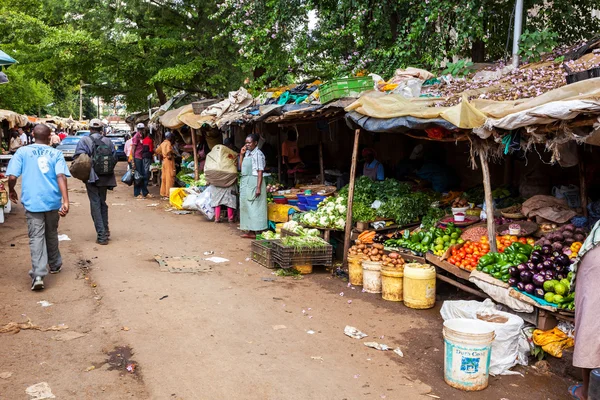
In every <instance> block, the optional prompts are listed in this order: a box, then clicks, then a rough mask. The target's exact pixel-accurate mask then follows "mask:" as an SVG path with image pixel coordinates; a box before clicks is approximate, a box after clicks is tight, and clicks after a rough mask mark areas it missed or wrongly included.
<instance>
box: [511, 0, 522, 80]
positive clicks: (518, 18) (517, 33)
mask: <svg viewBox="0 0 600 400" xmlns="http://www.w3.org/2000/svg"><path fill="white" fill-rule="evenodd" d="M522 30H523V0H516V3H515V28H514V32H513V50H512V65H513V67H515V68H518V67H519V43H520V41H521V31H522Z"/></svg>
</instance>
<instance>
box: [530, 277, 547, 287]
mask: <svg viewBox="0 0 600 400" xmlns="http://www.w3.org/2000/svg"><path fill="white" fill-rule="evenodd" d="M545 281H546V276H545V275H542V274H535V275H533V279H532V282H533V284H534V285H535V286H537V287H542V286H544V282H545Z"/></svg>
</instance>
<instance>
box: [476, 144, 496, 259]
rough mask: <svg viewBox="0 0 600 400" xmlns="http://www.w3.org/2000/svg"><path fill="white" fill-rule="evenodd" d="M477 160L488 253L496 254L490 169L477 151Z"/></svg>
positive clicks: (481, 153) (485, 159) (481, 154)
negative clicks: (483, 196) (482, 191)
mask: <svg viewBox="0 0 600 400" xmlns="http://www.w3.org/2000/svg"><path fill="white" fill-rule="evenodd" d="M479 160H480V161H481V171H482V172H483V190H484V192H485V213H486V215H487V228H488V239H489V241H490V251H491V252H497V251H498V248H497V247H496V227H495V226H494V197H493V196H492V183H491V180H490V167H489V165H488V162H487V158H486V156H485V155H484V153H483V151H481V150H480V151H479Z"/></svg>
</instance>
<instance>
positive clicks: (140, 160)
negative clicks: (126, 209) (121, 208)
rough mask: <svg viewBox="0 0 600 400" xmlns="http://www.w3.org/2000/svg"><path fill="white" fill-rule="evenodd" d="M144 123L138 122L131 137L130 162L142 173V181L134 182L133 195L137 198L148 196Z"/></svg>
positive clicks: (134, 168) (135, 169)
mask: <svg viewBox="0 0 600 400" xmlns="http://www.w3.org/2000/svg"><path fill="white" fill-rule="evenodd" d="M144 128H145V126H144V124H142V123H141V122H140V123H139V124H137V126H136V130H137V132H136V133H135V135H133V138H132V139H131V154H130V156H129V163H130V165H131V169H133V171H138V172H139V174H140V175H142V178H143V179H142V181H141V182H140V183H137V182H136V183H134V184H133V196H134V197H135V198H136V199H144V198H146V196H148V177H147V176H146V174H145V172H144V157H143V154H144V145H143V141H144V137H145V136H146V135H145V134H144Z"/></svg>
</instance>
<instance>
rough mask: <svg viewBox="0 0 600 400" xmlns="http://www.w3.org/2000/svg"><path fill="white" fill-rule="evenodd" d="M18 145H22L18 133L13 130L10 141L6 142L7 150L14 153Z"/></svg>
mask: <svg viewBox="0 0 600 400" xmlns="http://www.w3.org/2000/svg"><path fill="white" fill-rule="evenodd" d="M20 147H23V143H22V142H21V138H20V137H19V134H18V133H17V132H16V131H13V132H12V133H11V138H10V142H9V144H8V151H9V152H10V154H15V152H16V151H17V150H19V148H20Z"/></svg>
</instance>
